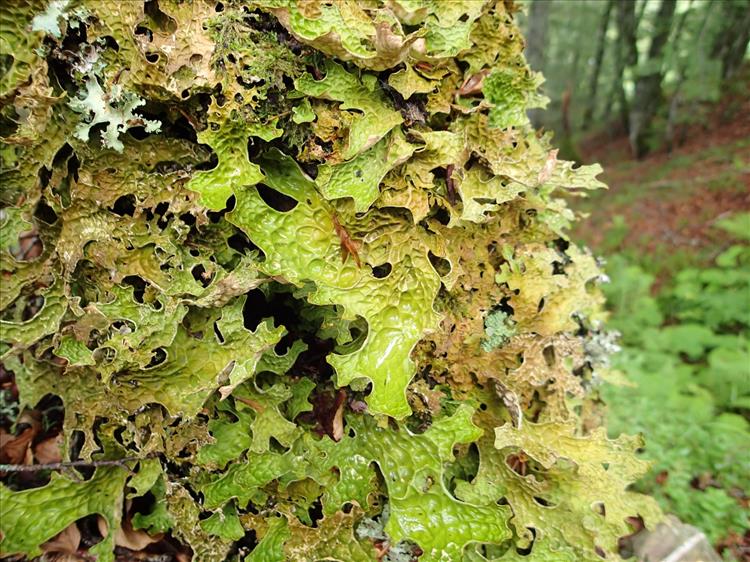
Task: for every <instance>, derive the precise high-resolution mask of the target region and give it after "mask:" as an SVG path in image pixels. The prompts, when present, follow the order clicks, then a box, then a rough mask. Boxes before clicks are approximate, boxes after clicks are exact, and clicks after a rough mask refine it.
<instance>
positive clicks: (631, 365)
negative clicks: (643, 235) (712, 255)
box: [604, 213, 750, 543]
mask: <svg viewBox="0 0 750 562" xmlns="http://www.w3.org/2000/svg"><path fill="white" fill-rule="evenodd" d="M716 227H717V228H720V229H722V230H723V232H724V234H725V235H726V236H730V237H733V238H735V239H738V240H739V242H738V243H736V244H734V245H732V246H730V247H729V248H728V249H726V250H725V251H723V252H722V253H721V254H720V255H719V256H718V257H717V258H716V259H715V262H714V263H713V265H711V266H709V267H684V268H682V269H681V270H678V271H676V272H675V274H674V277H673V280H672V281H671V282H670V283H669V284H668V285H667V286H664V287H662V289H661V290H660V292H659V293H658V294H657V295H656V296H654V295H653V294H652V291H651V288H652V284H653V283H654V277H653V275H651V274H649V273H647V272H646V271H645V270H644V269H643V267H641V266H640V265H636V264H634V263H632V262H630V261H629V260H628V259H626V258H624V257H622V256H614V257H612V258H610V260H609V263H608V266H607V271H608V273H609V275H610V277H611V279H612V282H611V284H610V285H608V286H607V287H606V289H605V292H606V294H607V297H608V300H609V304H610V306H611V308H612V310H613V317H612V318H611V320H610V325H612V326H613V327H614V328H616V329H618V330H619V331H620V332H621V333H622V345H623V351H622V352H621V353H620V354H618V355H617V356H616V357H615V359H614V362H613V364H614V366H615V367H617V368H619V369H621V370H622V371H623V372H624V373H625V374H626V375H627V378H628V379H629V380H630V381H631V382H632V383H633V384H634V385H635V386H634V387H608V388H607V389H605V391H604V397H605V399H606V400H607V402H608V404H609V420H610V421H609V429H610V432H611V433H612V434H613V435H614V434H617V433H618V432H620V431H624V430H628V431H632V430H636V431H640V432H643V433H644V434H645V436H646V438H647V441H646V442H647V445H646V447H645V450H644V452H643V455H644V456H645V457H647V458H649V459H652V460H653V461H654V465H653V466H652V468H651V470H650V472H649V474H648V475H647V476H646V477H644V478H643V479H642V480H641V481H640V482H639V483H638V486H637V488H638V489H639V490H641V491H643V492H646V493H649V494H652V495H653V496H654V497H655V498H656V499H657V500H658V501H659V503H660V504H661V505H662V507H663V508H664V510H665V511H669V512H672V513H675V514H676V515H678V516H679V517H680V518H681V519H682V520H683V521H685V522H688V523H691V524H693V525H696V526H697V527H699V528H701V529H702V530H703V531H705V533H706V534H707V536H708V537H709V539H710V540H711V541H712V542H713V543H716V542H717V541H718V540H719V539H722V538H726V537H727V536H728V535H730V534H731V533H735V534H737V535H741V534H743V533H744V532H746V531H747V530H748V528H750V526H749V525H748V516H749V515H750V511H748V509H747V507H746V506H747V498H748V493H749V492H750V476H749V475H750V458H748V455H747V451H748V450H750V423H748V419H750V246H748V242H750V214H747V213H738V214H735V215H733V216H731V217H729V218H725V219H723V220H721V221H719V222H718V223H717V225H716Z"/></svg>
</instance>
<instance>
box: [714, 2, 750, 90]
mask: <svg viewBox="0 0 750 562" xmlns="http://www.w3.org/2000/svg"><path fill="white" fill-rule="evenodd" d="M721 7H722V16H723V25H722V27H721V29H720V31H719V33H718V34H717V35H716V38H715V39H714V45H713V49H712V53H711V54H712V56H713V57H714V58H716V59H719V60H720V61H721V77H722V78H725V79H726V78H729V77H731V76H732V74H734V72H735V71H736V70H737V69H738V68H739V67H740V65H741V64H742V59H743V58H744V57H745V51H746V50H747V45H748V42H749V41H750V0H725V2H723V3H722V4H721Z"/></svg>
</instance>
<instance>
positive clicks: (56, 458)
mask: <svg viewBox="0 0 750 562" xmlns="http://www.w3.org/2000/svg"><path fill="white" fill-rule="evenodd" d="M62 444H63V435H62V433H58V434H57V435H55V436H54V437H48V438H47V439H43V440H42V441H40V442H39V443H37V444H36V445H34V447H33V449H34V458H35V459H36V462H37V463H39V464H49V463H54V462H60V461H62Z"/></svg>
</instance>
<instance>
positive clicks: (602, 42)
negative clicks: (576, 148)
mask: <svg viewBox="0 0 750 562" xmlns="http://www.w3.org/2000/svg"><path fill="white" fill-rule="evenodd" d="M614 3H615V0H609V2H607V7H606V8H604V14H603V15H602V21H601V24H600V25H599V35H598V37H597V45H596V56H595V57H594V68H593V70H592V72H591V82H590V84H589V95H588V104H587V105H586V111H585V112H584V113H583V128H584V129H588V128H589V127H590V126H591V119H592V117H593V116H594V110H595V109H596V93H597V90H598V88H599V72H600V71H601V68H602V60H603V59H604V51H605V49H606V47H607V29H608V28H609V15H610V13H611V12H612V5H613V4H614Z"/></svg>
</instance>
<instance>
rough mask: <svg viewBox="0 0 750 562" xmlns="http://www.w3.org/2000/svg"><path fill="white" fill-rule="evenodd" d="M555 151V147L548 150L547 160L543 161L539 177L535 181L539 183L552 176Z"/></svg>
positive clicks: (555, 157) (554, 164)
mask: <svg viewBox="0 0 750 562" xmlns="http://www.w3.org/2000/svg"><path fill="white" fill-rule="evenodd" d="M557 152H558V150H557V149H554V150H550V151H549V155H548V156H547V161H546V162H545V163H544V167H543V168H542V169H541V170H540V171H539V177H538V178H537V183H538V184H539V185H541V184H543V183H544V182H546V181H547V180H548V179H550V177H552V172H554V171H555V166H556V165H557Z"/></svg>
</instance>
